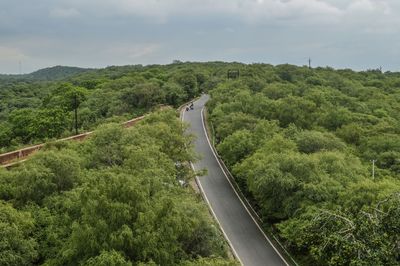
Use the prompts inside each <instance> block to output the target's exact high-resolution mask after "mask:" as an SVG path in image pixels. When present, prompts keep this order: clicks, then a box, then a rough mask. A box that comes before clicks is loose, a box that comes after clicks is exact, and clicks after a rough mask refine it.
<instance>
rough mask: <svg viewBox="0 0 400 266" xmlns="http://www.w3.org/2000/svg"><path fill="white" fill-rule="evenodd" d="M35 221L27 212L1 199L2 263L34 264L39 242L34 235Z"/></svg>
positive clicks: (0, 252)
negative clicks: (18, 209)
mask: <svg viewBox="0 0 400 266" xmlns="http://www.w3.org/2000/svg"><path fill="white" fill-rule="evenodd" d="M33 228H34V221H33V219H32V217H31V216H30V215H29V213H27V212H22V211H17V210H16V209H14V208H13V207H12V206H11V205H10V204H8V203H6V202H4V201H0V247H1V248H0V264H1V265H32V264H33V263H34V262H35V260H36V258H37V255H38V253H37V243H36V241H35V239H34V238H33V236H32V231H33Z"/></svg>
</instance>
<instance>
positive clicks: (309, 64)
mask: <svg viewBox="0 0 400 266" xmlns="http://www.w3.org/2000/svg"><path fill="white" fill-rule="evenodd" d="M308 68H309V69H311V58H308Z"/></svg>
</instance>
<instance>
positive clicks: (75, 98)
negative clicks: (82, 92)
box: [74, 93, 78, 135]
mask: <svg viewBox="0 0 400 266" xmlns="http://www.w3.org/2000/svg"><path fill="white" fill-rule="evenodd" d="M74 108H75V134H76V135H78V99H77V96H76V93H75V95H74Z"/></svg>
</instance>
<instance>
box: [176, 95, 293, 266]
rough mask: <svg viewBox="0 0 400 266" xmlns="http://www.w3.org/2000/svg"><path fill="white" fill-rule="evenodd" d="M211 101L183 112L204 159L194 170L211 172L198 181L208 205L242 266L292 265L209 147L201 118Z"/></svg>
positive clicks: (198, 151) (206, 98)
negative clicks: (240, 194)
mask: <svg viewBox="0 0 400 266" xmlns="http://www.w3.org/2000/svg"><path fill="white" fill-rule="evenodd" d="M208 99H209V96H208V95H203V96H202V97H201V98H200V99H199V100H197V101H196V102H195V103H194V110H190V111H185V110H184V111H183V112H184V114H183V116H182V117H183V120H184V121H185V122H188V123H189V124H190V127H189V129H188V131H189V132H190V133H193V134H195V135H196V136H197V139H196V141H195V151H196V152H197V153H199V154H201V156H202V159H201V160H200V161H198V162H197V163H195V164H194V165H193V167H194V169H195V170H200V169H204V168H205V169H207V170H208V174H207V176H201V177H198V183H199V184H200V186H201V189H202V191H203V193H204V194H205V197H206V200H207V203H208V204H209V205H210V207H211V209H212V212H213V214H214V216H215V217H216V218H217V220H218V223H219V224H220V226H221V227H222V230H223V232H224V235H225V237H226V238H227V240H228V242H229V244H230V245H231V247H232V249H233V252H234V253H235V255H236V256H237V257H238V258H239V260H240V262H241V263H242V264H243V265H245V266H253V265H254V266H256V265H257V266H258V265H263V266H265V265H271V266H275V265H289V264H288V263H287V262H286V261H285V260H284V259H283V258H282V256H281V255H280V254H279V253H278V251H276V249H275V248H274V247H273V246H272V244H271V243H270V241H269V240H268V239H267V237H266V236H265V235H264V233H263V232H262V231H261V229H260V228H259V227H258V225H257V224H256V223H255V221H254V220H253V218H252V217H251V216H250V214H249V212H248V211H247V209H246V207H245V206H244V204H243V203H242V202H241V200H240V199H239V197H238V196H237V194H236V193H235V191H234V189H233V188H232V186H231V184H230V183H229V181H228V179H227V177H226V176H225V174H224V172H223V170H222V169H221V166H220V165H219V163H218V161H217V159H216V157H215V155H214V153H213V151H212V149H211V147H210V143H209V141H208V139H207V137H206V134H205V129H204V124H203V119H202V114H201V113H202V110H203V107H204V105H205V103H206V102H207V100H208Z"/></svg>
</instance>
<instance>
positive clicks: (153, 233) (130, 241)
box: [0, 110, 237, 266]
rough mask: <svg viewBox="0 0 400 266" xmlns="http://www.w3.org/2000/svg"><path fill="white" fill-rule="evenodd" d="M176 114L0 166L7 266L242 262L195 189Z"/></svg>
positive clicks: (0, 224)
mask: <svg viewBox="0 0 400 266" xmlns="http://www.w3.org/2000/svg"><path fill="white" fill-rule="evenodd" d="M184 130H185V127H184V126H183V125H182V124H181V122H180V121H179V119H178V117H177V113H176V111H174V110H164V111H162V112H158V113H154V114H152V115H150V116H148V117H147V118H146V119H145V120H144V121H142V122H140V123H139V124H137V125H136V126H135V127H133V128H130V129H123V128H122V127H121V126H119V125H118V124H105V125H102V126H100V127H99V129H98V130H96V131H95V133H94V135H92V136H91V137H90V138H89V139H88V140H87V141H85V142H82V143H76V142H62V143H61V142H55V143H53V144H52V143H49V144H47V145H46V147H45V149H44V150H43V151H40V152H39V153H37V154H35V155H34V156H33V157H32V158H31V159H30V160H29V161H27V162H25V163H23V164H21V165H19V166H18V167H15V168H13V169H11V170H4V169H0V265H96V266H97V265H143V266H144V265H182V266H191V265H221V266H222V265H226V266H228V265H232V266H233V265H237V263H236V262H235V261H231V260H230V259H228V258H227V256H228V255H227V254H228V253H227V247H226V244H225V242H224V239H223V237H222V234H221V233H220V232H219V229H218V225H216V223H214V222H213V220H212V218H211V215H210V214H209V213H208V210H207V207H206V205H205V203H204V202H203V201H202V199H201V197H200V196H199V195H195V194H194V193H193V190H192V189H191V188H190V187H183V186H181V185H180V184H181V183H182V182H179V181H189V180H190V179H192V178H193V175H194V173H193V172H192V171H191V170H190V168H189V166H188V164H187V162H188V161H192V160H194V155H193V154H192V152H191V150H190V149H187V148H188V147H190V145H191V138H190V137H188V136H185V135H184Z"/></svg>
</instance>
